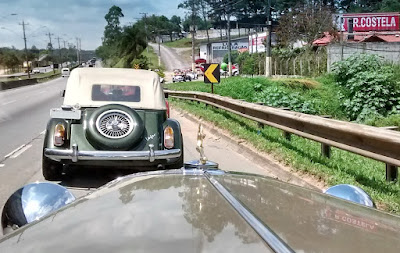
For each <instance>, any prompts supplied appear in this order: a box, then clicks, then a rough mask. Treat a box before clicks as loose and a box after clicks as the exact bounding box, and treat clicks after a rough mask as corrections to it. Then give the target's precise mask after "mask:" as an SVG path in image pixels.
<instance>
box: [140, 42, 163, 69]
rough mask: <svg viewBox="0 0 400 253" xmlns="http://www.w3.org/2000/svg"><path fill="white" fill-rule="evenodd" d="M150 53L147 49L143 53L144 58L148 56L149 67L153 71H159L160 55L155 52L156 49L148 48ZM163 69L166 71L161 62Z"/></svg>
mask: <svg viewBox="0 0 400 253" xmlns="http://www.w3.org/2000/svg"><path fill="white" fill-rule="evenodd" d="M147 48H148V50H149V52H147V49H145V50H144V51H143V53H142V55H143V56H146V57H147V59H148V60H149V62H150V63H149V67H150V68H151V69H158V68H160V66H158V55H157V53H156V52H154V49H153V48H152V47H147ZM161 69H165V67H164V65H163V63H162V62H161Z"/></svg>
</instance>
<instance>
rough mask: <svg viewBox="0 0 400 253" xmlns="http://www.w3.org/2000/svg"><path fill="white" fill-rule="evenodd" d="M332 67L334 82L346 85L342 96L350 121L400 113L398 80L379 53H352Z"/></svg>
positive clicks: (360, 120) (399, 84)
mask: <svg viewBox="0 0 400 253" xmlns="http://www.w3.org/2000/svg"><path fill="white" fill-rule="evenodd" d="M332 70H333V73H334V74H335V79H336V81H337V83H338V84H339V85H341V86H343V87H344V88H345V89H343V90H342V91H341V93H342V95H341V97H342V98H344V102H343V107H344V111H345V112H346V114H347V116H348V117H349V118H350V119H351V120H357V121H359V122H364V121H366V120H369V119H370V118H371V117H376V118H380V117H381V118H383V117H386V116H388V115H395V114H398V113H399V112H400V91H399V86H400V83H399V82H398V81H400V80H396V78H395V75H394V69H393V67H392V66H388V65H386V64H385V63H384V62H383V60H382V59H381V58H380V57H379V56H377V55H369V54H355V55H353V56H351V57H349V58H348V59H346V60H344V61H341V62H337V63H335V64H334V66H333V69H332Z"/></svg>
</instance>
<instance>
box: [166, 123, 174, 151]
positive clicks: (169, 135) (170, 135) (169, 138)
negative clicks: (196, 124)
mask: <svg viewBox="0 0 400 253" xmlns="http://www.w3.org/2000/svg"><path fill="white" fill-rule="evenodd" d="M164 147H165V148H168V149H170V148H173V147H174V129H172V127H170V126H167V127H166V128H165V129H164Z"/></svg>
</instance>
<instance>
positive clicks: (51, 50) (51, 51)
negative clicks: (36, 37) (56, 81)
mask: <svg viewBox="0 0 400 253" xmlns="http://www.w3.org/2000/svg"><path fill="white" fill-rule="evenodd" d="M46 35H48V36H49V43H50V44H49V53H50V56H53V44H52V43H51V36H52V35H54V34H52V33H50V32H48V33H46ZM53 73H56V71H55V69H54V62H53Z"/></svg>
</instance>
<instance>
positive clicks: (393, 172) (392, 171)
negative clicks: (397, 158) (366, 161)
mask: <svg viewBox="0 0 400 253" xmlns="http://www.w3.org/2000/svg"><path fill="white" fill-rule="evenodd" d="M398 173H399V170H398V168H397V166H395V165H392V164H389V163H387V164H386V181H388V182H391V181H396V180H397V177H398Z"/></svg>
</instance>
